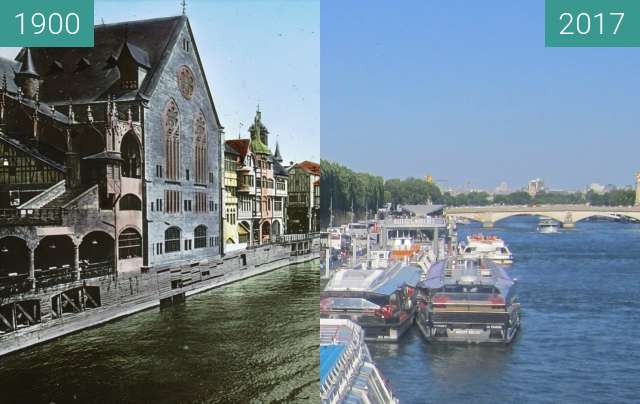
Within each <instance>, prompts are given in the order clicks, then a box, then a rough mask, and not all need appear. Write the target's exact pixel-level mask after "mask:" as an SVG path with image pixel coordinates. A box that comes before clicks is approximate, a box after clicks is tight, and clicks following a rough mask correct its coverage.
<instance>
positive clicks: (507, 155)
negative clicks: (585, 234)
mask: <svg viewBox="0 0 640 404" xmlns="http://www.w3.org/2000/svg"><path fill="white" fill-rule="evenodd" d="M321 13H322V47H321V58H322V71H321V80H322V100H321V108H322V143H321V152H322V157H323V158H328V159H331V160H335V161H338V162H341V163H344V164H346V165H348V166H350V167H352V168H354V169H356V170H359V171H368V172H371V173H374V174H378V175H382V176H384V177H386V178H392V177H407V176H418V177H421V176H423V175H425V174H427V173H430V174H432V175H433V176H434V178H435V179H446V180H448V182H446V183H444V185H445V186H447V187H448V186H462V185H463V184H465V183H466V182H467V181H470V182H471V184H472V186H476V187H483V188H487V189H492V188H494V187H495V186H496V185H497V184H498V183H499V182H500V181H507V182H508V184H509V186H510V188H516V187H520V186H522V185H524V184H525V183H526V181H527V180H529V179H532V178H535V177H541V178H543V179H544V180H545V182H546V183H547V184H548V185H550V186H551V187H553V188H573V189H576V188H582V187H584V186H585V185H587V184H589V183H591V182H600V183H603V184H606V183H614V184H619V185H625V184H632V183H634V173H635V172H636V171H637V170H638V169H640V136H639V135H640V112H639V111H640V96H639V95H640V49H638V48H620V49H602V48H581V49H578V48H571V49H570V48H545V47H544V1H542V0H538V1H513V0H511V1H506V0H493V1H470V0H466V1H460V0H447V1H436V0H429V1H425V0H422V1H402V2H391V1H364V0H362V1H353V0H348V1H347V0H345V1H329V2H323V3H322V10H321Z"/></svg>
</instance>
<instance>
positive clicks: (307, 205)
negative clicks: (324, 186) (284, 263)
mask: <svg viewBox="0 0 640 404" xmlns="http://www.w3.org/2000/svg"><path fill="white" fill-rule="evenodd" d="M287 227H288V231H289V233H294V234H299V233H309V232H317V231H320V164H318V163H314V162H311V161H303V162H302V163H298V164H294V165H292V166H291V167H289V206H288V208H287Z"/></svg>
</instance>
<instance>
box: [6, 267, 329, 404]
mask: <svg viewBox="0 0 640 404" xmlns="http://www.w3.org/2000/svg"><path fill="white" fill-rule="evenodd" d="M318 290H319V269H318V263H317V261H316V262H314V263H309V264H302V265H297V266H291V267H289V268H283V269H279V270H277V271H274V272H271V273H268V274H265V275H262V276H259V277H255V278H252V279H248V280H245V281H242V282H239V283H235V284H232V285H229V286H226V287H224V288H221V289H217V290H213V291H210V292H206V293H203V294H200V295H196V296H192V297H189V298H188V299H187V301H186V303H184V304H180V305H176V306H172V307H169V308H163V309H162V310H160V309H154V310H149V311H146V312H143V313H139V314H136V315H133V316H130V317H127V318H124V319H121V320H118V321H115V322H112V323H109V324H106V325H104V326H100V327H97V328H93V329H89V330H85V331H82V332H79V333H77V334H74V335H71V336H68V337H65V338H62V339H59V340H56V341H54V342H51V343H47V344H44V345H41V346H37V347H34V348H31V349H28V350H26V351H22V352H19V353H16V354H14V355H10V356H8V357H4V358H0V403H3V404H4V403H13V402H16V403H40V402H43V403H49V402H56V403H59V404H60V403H70V402H92V403H94V402H95V403H219V402H220V403H246V402H307V401H308V402H317V401H318V394H319V393H318V391H319V382H318V378H319V352H318V334H319V315H318V307H319V302H318V298H319V297H318Z"/></svg>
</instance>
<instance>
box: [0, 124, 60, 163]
mask: <svg viewBox="0 0 640 404" xmlns="http://www.w3.org/2000/svg"><path fill="white" fill-rule="evenodd" d="M0 142H2V143H5V144H7V145H9V146H10V147H12V148H14V149H16V150H19V151H21V152H23V153H25V154H27V155H29V156H31V157H32V158H34V159H36V160H38V161H40V162H41V163H42V164H44V165H47V166H49V167H51V168H53V169H54V170H57V171H60V172H61V173H64V172H65V166H64V165H62V164H60V163H57V162H56V161H54V160H52V159H50V158H49V157H47V156H45V155H44V154H42V153H41V152H40V151H39V150H38V149H36V148H34V147H30V146H28V145H27V144H25V143H22V142H20V141H19V140H17V139H15V138H12V137H7V136H4V134H3V133H2V132H0Z"/></svg>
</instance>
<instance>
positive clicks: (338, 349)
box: [320, 344, 346, 385]
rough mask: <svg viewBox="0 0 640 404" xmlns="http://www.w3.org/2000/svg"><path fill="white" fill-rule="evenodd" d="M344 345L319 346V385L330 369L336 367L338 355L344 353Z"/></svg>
mask: <svg viewBox="0 0 640 404" xmlns="http://www.w3.org/2000/svg"><path fill="white" fill-rule="evenodd" d="M345 348H346V345H343V344H340V345H338V344H336V345H320V384H321V385H322V384H323V383H324V382H325V380H326V379H327V376H329V373H330V372H331V369H333V367H334V366H335V365H336V362H338V359H340V355H342V353H343V352H344V350H345Z"/></svg>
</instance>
